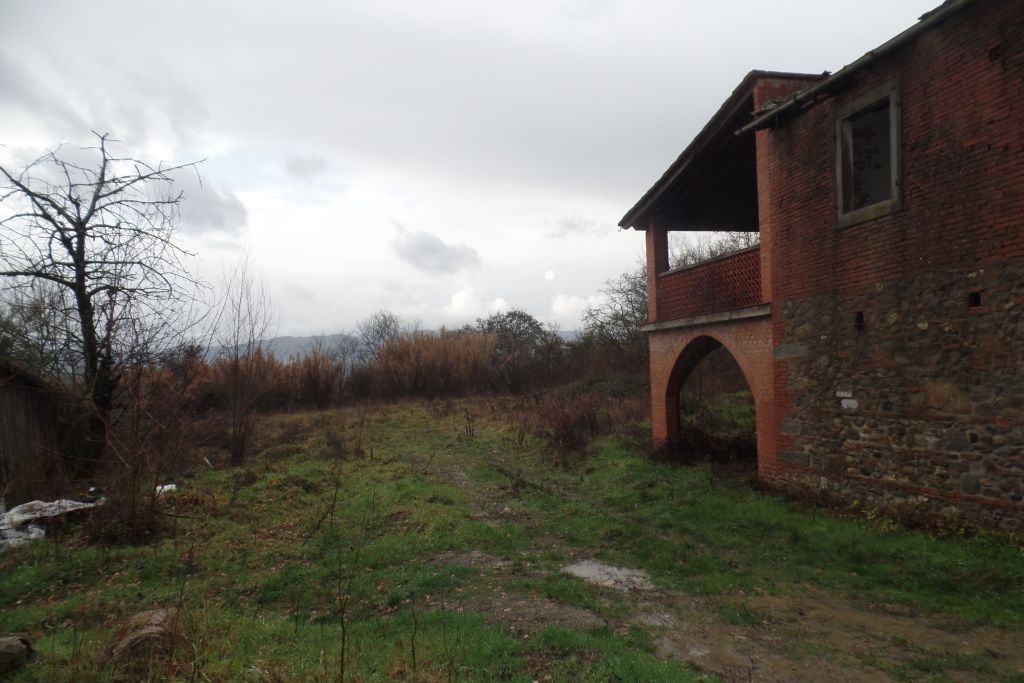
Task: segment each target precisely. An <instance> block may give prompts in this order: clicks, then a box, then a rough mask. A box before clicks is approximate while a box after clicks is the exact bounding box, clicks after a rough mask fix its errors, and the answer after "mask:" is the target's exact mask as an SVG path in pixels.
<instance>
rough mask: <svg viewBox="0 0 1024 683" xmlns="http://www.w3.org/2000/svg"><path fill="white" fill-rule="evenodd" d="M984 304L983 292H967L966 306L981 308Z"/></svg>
mask: <svg viewBox="0 0 1024 683" xmlns="http://www.w3.org/2000/svg"><path fill="white" fill-rule="evenodd" d="M984 305H985V292H983V291H982V290H980V289H979V290H978V291H976V292H967V307H968V308H981V307H982V306H984Z"/></svg>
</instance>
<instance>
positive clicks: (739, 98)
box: [619, 71, 824, 231]
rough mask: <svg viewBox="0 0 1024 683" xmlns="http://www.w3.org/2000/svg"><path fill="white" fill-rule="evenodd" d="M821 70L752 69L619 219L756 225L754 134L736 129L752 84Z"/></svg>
mask: <svg viewBox="0 0 1024 683" xmlns="http://www.w3.org/2000/svg"><path fill="white" fill-rule="evenodd" d="M822 78H824V76H823V75H809V74H792V73H780V72H773V71H751V72H750V73H749V74H747V75H746V77H744V79H743V80H742V81H741V82H740V84H739V85H738V86H737V87H736V89H735V90H733V92H732V94H731V95H730V96H729V98H728V99H727V100H726V101H725V102H724V103H723V104H722V106H721V107H719V109H718V111H717V112H716V113H715V115H714V116H713V117H711V120H710V121H708V123H707V125H705V126H704V128H703V129H702V130H701V131H700V133H698V134H697V136H696V137H695V138H694V139H693V141H692V142H691V143H690V144H689V146H688V147H687V148H686V149H685V150H684V151H683V153H682V154H680V155H679V157H678V158H677V159H676V160H675V161H674V162H673V163H672V165H671V166H669V167H668V170H666V171H665V173H664V174H662V176H661V178H660V179H658V181H657V182H656V183H655V184H654V185H653V186H652V187H651V189H649V190H647V192H646V193H644V196H643V197H641V198H640V201H638V202H637V203H636V205H634V206H633V208H631V209H630V210H629V211H628V212H626V215H625V216H623V217H622V220H621V221H619V225H620V226H621V227H623V228H635V229H637V230H646V229H647V228H648V227H649V226H650V221H651V219H652V218H654V219H655V220H656V221H657V222H658V224H659V225H661V226H664V227H666V228H667V229H670V230H741V231H756V230H757V229H758V221H757V169H756V163H757V157H756V152H755V148H754V137H753V136H743V137H737V136H736V135H735V134H734V133H735V131H736V130H737V129H739V128H740V127H742V126H743V125H745V124H746V123H747V122H749V121H750V118H751V116H752V115H753V113H754V88H755V87H756V85H757V83H758V81H760V80H764V79H787V80H806V81H807V82H808V83H814V82H817V81H820V80H821V79H822Z"/></svg>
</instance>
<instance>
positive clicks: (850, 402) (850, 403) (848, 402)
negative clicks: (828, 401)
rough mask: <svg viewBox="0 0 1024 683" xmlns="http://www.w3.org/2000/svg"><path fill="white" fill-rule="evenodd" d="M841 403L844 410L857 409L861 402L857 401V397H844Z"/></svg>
mask: <svg viewBox="0 0 1024 683" xmlns="http://www.w3.org/2000/svg"><path fill="white" fill-rule="evenodd" d="M839 405H841V406H842V407H843V410H857V406H859V405H860V404H859V403H857V399H855V398H844V399H843V400H842V401H840V402H839Z"/></svg>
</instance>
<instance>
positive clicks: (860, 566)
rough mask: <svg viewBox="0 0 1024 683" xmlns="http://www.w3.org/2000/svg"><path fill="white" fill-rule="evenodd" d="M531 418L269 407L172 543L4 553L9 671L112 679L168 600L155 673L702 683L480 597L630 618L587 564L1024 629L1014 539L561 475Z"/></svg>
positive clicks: (751, 496) (56, 546)
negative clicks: (119, 638) (141, 624)
mask: <svg viewBox="0 0 1024 683" xmlns="http://www.w3.org/2000/svg"><path fill="white" fill-rule="evenodd" d="M467 415H471V416H472V419H471V420H470V419H469V418H467ZM519 416H520V413H519V412H518V409H517V408H516V406H514V405H511V404H509V403H502V402H500V401H495V402H492V403H489V404H471V403H458V404H456V405H454V406H448V407H444V406H442V405H439V404H432V405H427V404H407V405H390V406H382V407H379V408H377V409H375V410H373V411H369V412H365V413H363V412H360V411H356V410H347V411H333V412H328V413H309V414H298V415H286V416H279V417H270V418H266V420H265V421H264V424H262V425H261V432H260V433H261V438H262V439H263V440H264V442H265V444H266V445H267V447H266V449H265V450H264V451H263V452H262V453H261V454H260V455H259V456H258V457H256V458H255V459H254V460H253V462H252V463H251V466H250V467H249V469H248V473H247V474H245V475H243V473H240V472H238V471H233V470H218V471H201V472H196V473H195V476H194V477H193V478H190V479H187V480H182V481H179V482H177V483H178V484H179V487H180V492H179V493H177V494H169V495H168V497H166V498H165V499H164V500H163V502H162V509H163V513H164V514H165V516H166V517H167V519H168V521H169V523H170V527H171V531H170V532H168V533H167V534H165V535H164V536H163V537H161V538H160V539H158V540H156V541H154V542H152V543H150V544H149V545H146V546H139V547H111V546H99V545H90V544H88V543H87V542H86V541H85V539H84V537H82V536H80V535H77V534H76V533H70V534H66V535H64V536H61V537H58V538H54V539H50V540H47V541H44V542H39V543H36V544H34V545H30V546H26V547H23V548H19V549H15V550H12V551H9V552H7V553H5V554H4V555H2V556H0V632H4V633H7V632H18V631H20V632H27V633H29V634H30V636H31V637H32V638H33V639H34V640H35V642H36V646H37V649H38V650H39V652H40V657H39V658H38V659H37V661H35V662H33V663H31V664H30V665H29V666H28V667H26V668H25V669H24V670H23V671H22V672H21V673H20V674H16V675H15V676H14V677H13V678H12V680H21V681H29V680H47V681H73V680H105V679H109V678H110V677H111V676H112V675H113V674H114V673H115V671H116V663H113V662H110V661H109V659H108V658H107V656H106V654H105V653H106V652H107V648H108V647H109V646H110V644H111V641H112V639H113V637H114V634H115V632H116V630H117V627H118V624H119V623H120V622H121V621H122V620H123V619H124V618H126V617H127V616H129V615H131V614H134V613H136V612H139V611H142V610H147V609H153V608H155V607H165V608H171V607H179V608H180V613H181V617H180V619H179V625H180V629H181V637H180V641H179V642H178V645H177V648H178V651H177V655H176V656H177V663H176V664H175V668H173V669H172V668H169V667H167V666H164V665H163V664H161V663H160V662H156V663H154V667H153V669H152V673H153V677H154V678H156V679H162V678H164V677H167V676H168V673H170V677H171V678H175V679H177V680H211V681H234V680H253V681H273V680H314V681H315V680H324V681H326V680H338V678H339V674H340V672H341V667H342V657H341V655H342V653H343V652H344V655H345V657H344V670H345V674H346V678H347V679H351V680H375V679H385V678H388V677H391V678H403V679H405V680H481V681H488V680H513V681H516V680H522V681H528V680H538V679H543V678H544V677H545V676H550V677H551V679H552V680H628V681H639V680H658V681H662V680H681V681H687V680H698V679H700V678H701V675H700V674H699V673H698V672H696V671H694V670H692V669H690V668H688V667H686V666H684V665H681V664H678V663H672V662H663V661H659V660H658V659H657V658H656V657H655V656H654V654H653V647H652V644H651V643H652V637H653V635H654V631H652V630H651V629H648V628H644V627H636V626H634V627H631V628H629V629H625V630H624V629H610V628H597V629H591V630H586V629H584V630H578V629H572V628H565V627H556V626H551V625H545V624H543V623H537V624H534V626H535V629H534V631H533V632H532V635H531V632H526V633H523V632H521V631H519V630H516V629H515V628H510V625H509V624H508V623H507V621H506V620H507V618H508V615H503V614H502V613H501V610H489V609H488V608H487V605H488V604H489V601H490V599H491V596H493V595H495V594H496V593H508V594H515V595H522V596H531V597H532V598H533V599H536V600H541V601H545V603H544V604H550V605H555V606H558V605H564V606H571V607H575V608H583V609H585V610H589V611H590V612H591V613H594V614H596V615H598V617H599V618H601V619H605V620H607V621H608V622H609V623H615V622H616V620H617V619H620V618H622V617H623V615H625V614H626V613H627V612H628V610H629V604H628V598H627V597H625V596H622V595H618V594H613V593H612V592H610V591H608V590H606V589H603V588H601V587H597V586H592V585H589V584H586V583H583V582H581V581H579V580H577V579H575V578H572V577H569V576H567V575H565V574H562V573H560V572H559V571H558V569H559V567H560V566H561V565H562V564H564V563H566V562H568V561H569V560H570V559H571V558H574V557H587V556H592V557H598V558H602V559H605V560H607V561H609V562H613V563H616V564H620V565H623V566H628V567H635V568H642V569H646V570H648V571H649V572H650V573H651V575H652V577H653V579H654V582H655V583H656V584H657V585H658V586H659V587H660V588H662V589H672V590H678V591H683V592H686V593H690V594H698V595H710V596H717V598H721V605H722V606H721V607H719V612H720V616H721V618H722V619H723V620H724V621H725V622H726V623H730V624H732V623H735V624H736V625H738V626H747V625H753V624H755V623H756V622H757V621H758V620H759V619H760V615H759V614H757V613H756V611H752V610H750V609H748V608H746V606H745V605H744V604H743V602H742V600H739V599H734V598H736V596H740V595H749V594H751V593H758V592H761V593H770V594H779V595H787V594H790V593H792V592H796V591H799V590H801V587H805V586H808V585H810V586H816V587H818V588H820V589H821V590H827V591H832V592H838V593H841V594H846V595H848V596H850V597H852V598H853V599H854V600H859V601H865V602H872V603H874V602H889V603H898V604H901V605H906V606H909V607H911V608H914V609H917V610H922V611H926V612H935V613H942V614H945V615H952V616H956V617H959V618H964V619H967V620H970V621H973V622H978V623H990V624H997V625H1000V626H1004V627H1006V628H1010V629H1015V630H1017V629H1020V630H1024V553H1022V551H1021V548H1020V547H1019V546H1016V545H1014V544H1013V543H1010V542H1008V541H1007V540H1006V539H1004V538H999V537H995V536H979V537H975V538H959V537H956V538H937V537H934V536H930V535H927V534H922V533H917V532H910V531H903V530H900V529H896V528H893V527H891V526H886V527H880V526H878V525H875V524H872V523H870V522H869V521H866V520H865V521H851V520H841V519H835V518H833V517H831V516H829V514H828V513H827V512H824V511H819V510H813V509H807V508H804V507H801V506H798V505H795V504H792V503H787V502H785V501H783V500H781V499H778V498H774V497H770V496H765V495H763V494H760V493H756V492H754V491H752V490H749V489H744V488H737V487H735V486H731V485H727V484H724V483H723V482H722V481H721V480H719V479H717V478H716V476H715V475H714V473H713V471H712V470H710V469H707V468H678V467H671V466H669V465H665V464H658V463H654V462H651V461H650V460H649V459H647V458H646V457H645V455H644V454H643V448H642V445H641V444H640V442H634V441H631V440H629V439H624V438H617V437H602V438H600V439H598V440H597V441H596V442H594V443H592V444H591V445H590V446H589V448H588V449H587V451H586V455H585V456H581V458H580V459H579V460H574V461H573V462H572V463H569V464H567V463H566V461H565V460H564V459H563V458H561V457H555V456H554V453H553V451H552V450H551V448H550V446H548V445H547V443H546V442H545V441H544V440H542V439H538V438H536V437H534V436H532V435H525V436H524V435H523V434H522V433H520V431H519V430H518V427H517V425H518V424H519V422H518V420H519ZM469 422H472V429H469V428H467V424H468V423H469ZM473 553H475V555H471V554H473ZM470 556H473V557H482V558H485V559H484V560H483V561H482V562H481V563H477V564H474V563H473V562H471V561H466V560H465V559H464V558H466V557H470ZM460 558H462V559H460ZM492 560H493V561H494V562H503V563H504V565H503V566H505V567H506V568H505V569H502V570H501V571H498V570H495V569H493V568H492V567H491V566H490V565H488V564H487V563H488V562H489V561H492ZM717 598H716V599H717ZM343 633H344V638H345V646H344V648H342V636H343ZM808 647H810V648H811V650H813V646H808ZM805 649H806V648H805ZM915 658H916V659H915ZM936 661H937V660H936V659H935V657H933V656H932V655H931V654H929V653H927V652H916V653H914V654H913V657H911V658H910V659H908V660H907V661H906V662H903V663H900V664H899V665H898V666H897V667H896V668H897V669H898V672H897V673H898V674H899V675H904V674H905V675H907V676H912V675H913V674H914V672H922V671H924V668H927V667H933V668H934V666H939V667H940V668H941V667H942V666H945V667H946V668H950V667H952V666H954V665H955V666H958V667H960V668H963V667H964V666H967V665H968V664H969V665H970V667H971V670H974V671H981V672H982V673H984V672H986V671H987V669H986V668H985V667H987V666H989V664H988V663H987V662H986V661H980V660H979V661H973V660H971V661H969V662H968V661H966V660H965V662H952V661H949V662H947V661H946V660H942V661H938V663H937V664H936V663H935V662H936ZM889 666H894V665H891V664H890V665H889ZM900 667H902V668H900ZM895 671H896V669H894V672H895ZM925 673H927V672H925ZM894 675H895V674H894Z"/></svg>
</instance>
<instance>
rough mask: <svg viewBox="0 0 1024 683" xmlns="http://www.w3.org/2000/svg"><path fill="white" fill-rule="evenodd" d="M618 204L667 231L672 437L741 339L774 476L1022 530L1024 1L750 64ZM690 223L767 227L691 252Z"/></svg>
mask: <svg viewBox="0 0 1024 683" xmlns="http://www.w3.org/2000/svg"><path fill="white" fill-rule="evenodd" d="M620 225H621V226H623V227H632V228H635V229H637V230H642V231H645V232H646V244H647V264H648V280H647V282H648V297H649V307H648V308H649V323H648V325H647V326H646V331H647V333H648V339H649V345H650V362H651V403H652V422H653V431H654V440H655V442H656V443H659V442H663V441H665V440H666V439H668V438H671V436H672V435H673V434H675V433H676V432H677V431H678V428H679V414H678V401H679V399H678V393H679V388H680V386H681V384H682V382H683V381H684V380H685V379H686V377H687V375H688V373H689V372H690V371H691V370H692V369H693V368H694V366H695V365H696V363H698V362H699V361H700V359H701V358H703V357H704V356H706V355H707V354H708V353H709V352H711V351H713V350H715V349H717V348H720V347H721V346H724V347H725V348H726V349H728V351H729V352H730V353H731V354H732V355H733V356H734V357H735V359H736V361H737V363H738V364H739V366H740V368H741V369H742V371H743V374H744V376H745V378H746V380H747V382H748V384H749V385H750V389H751V393H752V394H753V397H754V402H755V406H756V412H757V448H758V475H759V477H760V478H761V479H762V480H763V481H765V482H768V483H770V484H773V485H776V486H778V487H781V488H789V489H810V490H812V491H814V492H816V493H817V494H819V495H823V496H827V497H832V498H835V499H837V500H841V501H847V502H851V503H853V502H856V503H857V504H861V505H864V506H869V507H872V508H880V509H886V510H889V511H890V512H900V513H902V514H907V513H908V512H909V513H914V514H922V515H937V516H939V517H948V518H951V519H950V521H968V522H972V523H977V524H982V525H986V526H997V527H1002V528H1006V529H1017V530H1020V529H1024V0H949V1H948V2H946V3H945V4H943V5H941V6H940V7H938V8H936V9H935V10H933V11H932V12H929V13H928V14H926V15H924V16H923V17H921V20H920V21H919V22H918V23H917V24H915V25H914V26H912V27H911V28H909V29H907V30H906V31H904V32H903V33H901V34H900V35H898V36H896V37H895V38H893V39H891V40H890V41H888V42H887V43H885V44H883V45H881V46H879V47H878V48H876V49H875V50H872V51H871V52H869V53H867V54H866V55H865V56H864V57H862V58H860V59H859V60H857V61H856V62H854V63H852V64H850V65H849V66H847V67H845V68H843V69H842V70H840V71H838V72H836V73H835V74H832V75H827V74H822V75H813V76H812V75H803V74H789V73H776V72H764V71H754V72H751V73H750V74H748V75H747V76H746V78H744V79H743V81H742V82H741V83H740V84H739V86H738V87H737V88H736V89H735V91H734V92H733V93H732V95H731V96H730V97H729V98H728V99H727V100H726V101H725V103H724V104H723V105H722V106H721V108H720V109H719V110H718V112H717V113H716V114H715V115H714V117H713V118H712V119H711V121H710V122H709V123H708V124H707V125H706V126H705V127H704V129H703V130H702V131H701V132H700V133H699V134H698V135H697V137H696V138H695V139H694V140H693V142H692V143H691V144H690V145H689V146H688V147H687V148H686V150H685V151H683V153H682V154H681V155H680V156H679V158H678V159H677V160H676V161H675V162H674V163H673V164H672V165H671V166H670V167H669V169H668V170H667V171H666V172H665V173H664V175H663V176H662V177H661V178H660V179H659V180H658V181H657V182H656V183H655V184H654V186H653V187H652V188H651V189H650V190H648V192H647V193H646V194H644V196H643V197H642V198H641V199H640V201H639V202H637V204H636V205H635V206H634V207H633V208H632V209H630V211H629V212H628V213H627V214H626V215H625V217H624V218H623V219H622V221H621V223H620ZM680 230H682V231H692V230H696V231H700V230H742V231H757V232H759V233H760V246H759V247H758V248H754V249H751V250H747V251H744V252H740V253H738V254H734V255H731V256H727V257H724V258H720V259H717V260H714V261H711V262H708V263H704V264H700V265H698V266H695V267H690V268H684V269H670V268H669V259H668V251H669V250H668V239H667V236H668V233H669V232H670V231H680Z"/></svg>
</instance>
